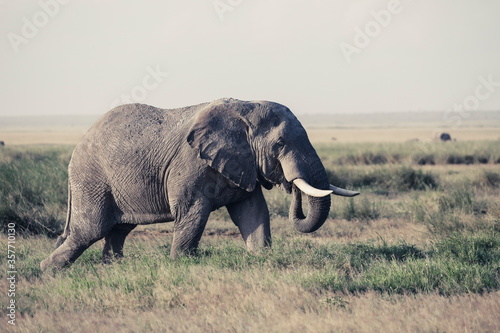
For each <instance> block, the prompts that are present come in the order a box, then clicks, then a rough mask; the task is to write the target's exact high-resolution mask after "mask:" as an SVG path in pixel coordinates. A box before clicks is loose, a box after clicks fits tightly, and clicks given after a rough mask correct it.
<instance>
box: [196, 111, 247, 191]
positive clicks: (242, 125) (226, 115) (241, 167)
mask: <svg viewBox="0 0 500 333" xmlns="http://www.w3.org/2000/svg"><path fill="white" fill-rule="evenodd" d="M242 107H243V108H244V106H242ZM243 112H245V110H239V109H238V106H235V105H231V104H229V105H228V104H221V105H217V106H213V107H210V108H208V109H206V110H204V111H201V112H200V113H198V114H197V116H196V117H195V119H194V123H193V125H192V126H191V129H190V130H189V134H188V137H187V141H188V143H189V145H190V146H191V147H192V148H194V149H196V150H197V151H198V154H199V157H200V158H201V159H203V160H205V161H206V162H207V163H208V165H209V166H210V167H212V168H213V169H215V170H217V171H218V172H220V173H221V174H222V175H223V176H224V177H226V178H227V179H229V180H230V181H231V182H232V183H234V184H235V185H237V186H239V187H241V188H242V189H244V190H246V191H248V192H252V191H253V190H254V189H255V186H256V183H257V166H256V162H255V157H254V154H253V152H252V149H251V146H250V142H249V135H248V131H249V127H248V125H247V123H246V121H245V119H244V115H243V114H242V113H243Z"/></svg>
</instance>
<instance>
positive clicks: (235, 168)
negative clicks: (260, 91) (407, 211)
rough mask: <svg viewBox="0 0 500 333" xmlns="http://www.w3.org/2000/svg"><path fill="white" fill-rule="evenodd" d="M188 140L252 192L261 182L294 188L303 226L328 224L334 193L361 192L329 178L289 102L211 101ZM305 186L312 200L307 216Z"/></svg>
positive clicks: (295, 216)
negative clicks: (344, 188) (341, 185)
mask: <svg viewBox="0 0 500 333" xmlns="http://www.w3.org/2000/svg"><path fill="white" fill-rule="evenodd" d="M187 140H188V142H189V144H190V145H191V147H193V148H195V149H197V150H198V151H199V156H200V157H201V158H202V159H204V160H206V162H207V163H208V164H209V165H210V166H211V167H212V168H214V169H215V170H217V171H219V172H220V173H221V174H222V175H223V176H225V177H226V178H227V179H229V180H230V181H231V182H232V183H234V184H235V185H237V186H239V187H241V188H242V189H244V190H246V191H248V192H251V191H253V190H254V189H255V187H256V186H257V184H258V183H260V184H261V185H262V186H263V187H265V188H267V189H271V188H272V187H273V186H277V187H279V188H281V189H283V190H285V191H286V192H288V193H291V192H293V196H294V198H293V201H292V204H291V207H290V219H291V220H292V221H293V223H294V226H295V228H296V229H297V230H299V231H301V232H313V231H315V230H317V229H318V228H319V227H321V226H322V225H323V223H324V222H325V220H326V218H327V217H328V213H329V210H330V205H331V199H330V194H332V193H333V194H338V195H343V196H354V195H357V194H359V193H358V192H352V191H347V190H343V189H339V188H337V187H334V186H332V185H330V184H329V182H328V177H327V174H326V171H325V168H324V167H323V164H322V163H321V160H320V159H319V157H318V155H317V154H316V151H315V150H314V148H313V146H312V145H311V143H310V141H309V139H308V137H307V133H306V131H305V130H304V128H303V127H302V125H301V124H300V122H299V121H298V119H297V118H296V117H295V116H294V115H293V114H292V112H291V111H290V110H289V109H288V108H287V107H285V106H283V105H280V104H277V103H273V102H265V101H261V102H244V101H237V100H232V99H231V100H226V101H219V102H217V103H214V104H211V105H210V106H209V107H207V109H206V110H204V111H202V112H200V113H199V114H198V115H197V116H196V118H195V120H194V124H193V125H192V127H191V129H190V132H189V135H188V138H187ZM301 192H304V193H305V194H306V196H307V200H308V204H309V214H308V216H307V217H306V216H305V215H304V213H303V210H302V193H301Z"/></svg>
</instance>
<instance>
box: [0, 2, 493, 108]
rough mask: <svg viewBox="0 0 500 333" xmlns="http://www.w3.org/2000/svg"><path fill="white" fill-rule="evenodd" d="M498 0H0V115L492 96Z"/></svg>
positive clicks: (459, 101) (437, 102) (453, 101)
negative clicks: (137, 106)
mask: <svg viewBox="0 0 500 333" xmlns="http://www.w3.org/2000/svg"><path fill="white" fill-rule="evenodd" d="M499 13H500V1H498V0H480V1H479V0H476V1H473V0H439V1H436V0H335V1H324V0H323V1H319V0H310V1H303V0H301V1H299V0H286V1H285V0H268V1H264V0H252V1H250V0H182V1H180V0H179V1H169V0H161V1H160V0H151V1H132V0H120V1H115V0H107V1H96V0H85V1H83V0H39V1H32V0H15V1H14V0H11V1H6V0H0V36H1V38H0V50H1V52H0V94H1V98H0V116H19V115H45V114H47V115H48V114H50V115H77V114H78V115H80V114H103V113H105V112H106V111H108V110H109V109H111V108H112V107H114V106H116V105H120V104H125V103H130V102H138V103H145V104H150V105H154V106H158V107H162V108H175V107H182V106H188V105H195V104H199V103H203V102H208V101H212V100H215V99H218V98H221V97H233V98H237V99H242V100H270V101H275V102H278V103H281V104H284V105H286V106H288V107H289V108H291V109H292V111H293V112H294V113H296V114H340V113H342V114H345V113H373V112H408V111H412V112H420V111H427V110H429V111H430V110H432V111H439V112H448V113H450V112H452V113H456V114H460V115H462V116H464V117H465V115H466V112H472V111H474V110H500V37H499V33H500V20H499V19H498V14H499Z"/></svg>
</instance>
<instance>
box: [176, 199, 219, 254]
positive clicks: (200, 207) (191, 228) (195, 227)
mask: <svg viewBox="0 0 500 333" xmlns="http://www.w3.org/2000/svg"><path fill="white" fill-rule="evenodd" d="M205 201H206V200H197V201H195V202H194V203H193V204H192V205H190V206H189V207H186V209H185V210H180V211H179V212H177V214H176V220H175V224H174V240H173V243H172V248H171V250H170V257H171V258H172V259H175V258H177V257H178V256H179V255H182V254H193V253H195V252H196V250H197V249H198V243H199V242H200V239H201V235H202V234H203V230H205V225H206V224H207V221H208V216H209V215H210V207H211V206H210V205H209V203H207V202H205Z"/></svg>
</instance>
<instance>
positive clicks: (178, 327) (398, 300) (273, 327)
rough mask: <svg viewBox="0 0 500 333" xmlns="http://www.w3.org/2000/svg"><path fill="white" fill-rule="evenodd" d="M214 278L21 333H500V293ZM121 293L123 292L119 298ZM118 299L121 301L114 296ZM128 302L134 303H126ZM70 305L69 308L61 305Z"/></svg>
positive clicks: (67, 315)
mask: <svg viewBox="0 0 500 333" xmlns="http://www.w3.org/2000/svg"><path fill="white" fill-rule="evenodd" d="M193 270H197V271H193V272H191V273H192V274H193V275H202V276H211V280H210V281H207V284H206V285H204V286H201V288H200V289H199V290H197V291H196V292H195V293H186V294H175V293H174V294H172V292H171V291H170V290H168V289H169V288H162V287H161V286H159V287H158V289H156V290H155V291H154V293H155V297H157V298H164V299H169V300H170V302H167V303H164V304H163V305H161V306H156V307H155V308H154V309H153V310H137V311H134V310H129V309H127V308H128V307H125V310H124V311H118V312H109V311H107V312H105V313H103V312H101V311H98V310H97V311H96V310H90V309H89V310H85V309H82V310H80V311H64V310H58V308H59V307H61V305H59V306H55V307H54V310H45V311H38V312H37V313H36V314H35V315H34V316H33V317H29V316H27V317H25V318H23V319H22V320H21V321H20V322H19V325H18V332H67V331H69V330H70V331H72V332H95V331H96V328H97V327H98V331H99V332H146V331H147V332H263V331H264V332H497V331H498V330H499V329H500V324H499V322H498V313H500V293H498V292H495V293H491V294H485V295H477V294H470V295H467V294H466V295H458V296H451V297H444V296H440V295H437V294H417V295H381V294H379V293H376V292H367V293H364V294H359V295H343V294H335V293H328V292H327V293H323V294H317V293H312V292H310V291H306V290H303V289H300V288H297V287H293V286H290V285H288V284H286V283H271V284H268V285H263V284H259V282H258V281H259V276H253V277H252V281H254V283H252V284H251V285H247V284H242V283H241V281H240V278H239V277H237V276H235V275H234V273H229V272H217V274H216V275H214V274H213V273H214V272H207V271H206V270H200V269H199V268H193ZM119 293H121V292H120V291H119V290H117V291H116V294H119ZM109 297H114V300H116V298H117V296H116V295H109ZM118 298H119V299H122V300H123V301H124V302H126V298H125V299H124V298H123V297H118ZM59 301H64V300H59Z"/></svg>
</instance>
